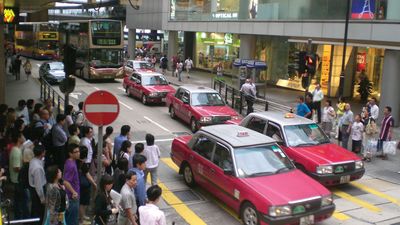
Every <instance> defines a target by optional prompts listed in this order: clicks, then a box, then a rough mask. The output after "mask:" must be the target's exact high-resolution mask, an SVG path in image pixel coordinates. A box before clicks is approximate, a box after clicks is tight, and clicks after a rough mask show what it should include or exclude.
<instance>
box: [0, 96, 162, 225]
mask: <svg viewBox="0 0 400 225" xmlns="http://www.w3.org/2000/svg"><path fill="white" fill-rule="evenodd" d="M82 108H83V103H79V107H78V110H77V111H75V110H74V107H73V106H67V107H66V110H65V114H56V113H55V112H54V111H55V110H54V108H53V106H52V101H50V100H48V101H45V102H44V104H42V103H35V102H34V100H32V99H30V100H28V101H25V100H20V101H19V102H18V106H17V107H16V108H15V109H14V108H12V107H9V106H8V105H5V104H1V105H0V153H1V154H0V166H1V169H0V182H1V181H6V180H7V182H2V183H3V186H4V185H8V186H9V188H8V189H12V190H10V193H13V195H14V201H13V202H14V207H13V210H12V215H13V218H14V219H27V218H40V222H37V223H34V224H46V225H47V224H49V225H50V224H57V225H60V224H68V225H78V224H85V223H87V222H89V223H91V222H92V221H94V222H95V224H99V225H105V224H121V225H125V224H126V225H128V224H135V225H136V224H142V225H143V224H145V225H152V224H160V225H163V224H166V222H165V216H164V214H163V212H162V211H160V210H159V209H158V208H157V206H156V205H155V204H156V203H157V202H158V201H159V198H160V195H161V189H160V188H159V187H158V186H157V183H158V176H157V168H158V164H159V159H160V149H159V148H158V146H157V145H155V138H154V136H153V135H152V134H147V135H146V144H143V143H137V144H135V146H132V142H131V141H130V138H131V137H130V132H131V127H130V126H129V125H123V126H122V127H121V129H120V134H119V135H117V136H115V138H114V139H113V138H112V137H113V131H114V129H113V128H112V127H111V126H109V127H107V128H106V132H105V135H104V137H103V143H104V144H103V151H102V166H101V168H102V169H101V170H100V169H98V165H97V160H96V156H97V145H96V141H95V139H94V133H93V127H91V125H90V123H89V122H88V121H87V120H86V118H85V116H84V114H83V113H82ZM133 148H134V151H133V150H132V149H133ZM148 174H149V176H150V177H151V187H150V188H148V189H147V188H146V180H147V179H146V177H147V175H148ZM98 178H100V183H99V184H97V183H96V180H97V179H98ZM98 185H99V186H98ZM112 192H115V193H118V194H119V195H120V196H121V198H120V199H121V200H120V201H119V202H117V200H116V199H115V198H114V197H113V194H112ZM91 205H92V206H93V207H90V206H91ZM93 214H94V215H93Z"/></svg>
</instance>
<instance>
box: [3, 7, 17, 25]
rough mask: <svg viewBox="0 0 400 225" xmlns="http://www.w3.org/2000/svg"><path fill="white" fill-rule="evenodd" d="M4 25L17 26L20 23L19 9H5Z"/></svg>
mask: <svg viewBox="0 0 400 225" xmlns="http://www.w3.org/2000/svg"><path fill="white" fill-rule="evenodd" d="M3 15H4V16H3V21H4V23H9V24H15V23H18V21H19V8H8V7H5V8H4V13H3Z"/></svg>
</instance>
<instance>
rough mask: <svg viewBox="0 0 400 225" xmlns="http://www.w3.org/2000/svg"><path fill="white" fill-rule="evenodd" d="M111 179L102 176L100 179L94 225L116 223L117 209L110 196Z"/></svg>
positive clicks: (108, 176)
mask: <svg viewBox="0 0 400 225" xmlns="http://www.w3.org/2000/svg"><path fill="white" fill-rule="evenodd" d="M113 182H114V180H113V178H112V177H111V176H110V175H108V174H104V175H103V176H102V177H101V179H100V187H99V191H98V194H97V196H96V200H95V217H94V224H95V225H114V224H116V222H117V216H116V214H117V213H118V208H117V207H116V206H115V204H114V202H113V200H112V199H111V196H110V191H111V188H112V186H113Z"/></svg>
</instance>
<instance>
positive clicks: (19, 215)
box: [9, 131, 28, 220]
mask: <svg viewBox="0 0 400 225" xmlns="http://www.w3.org/2000/svg"><path fill="white" fill-rule="evenodd" d="M11 141H12V144H13V147H12V149H11V153H10V159H9V171H10V180H11V183H12V184H13V186H14V218H15V219H17V220H18V219H23V216H24V215H23V214H24V213H26V212H27V211H28V209H27V208H26V209H25V208H23V207H24V206H25V204H23V203H24V201H23V196H24V192H23V188H22V185H21V184H20V183H19V182H18V174H19V171H20V169H21V168H22V144H23V143H24V139H23V136H22V133H21V132H18V131H13V132H12V134H11Z"/></svg>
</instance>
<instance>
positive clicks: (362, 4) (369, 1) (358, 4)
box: [351, 0, 375, 20]
mask: <svg viewBox="0 0 400 225" xmlns="http://www.w3.org/2000/svg"><path fill="white" fill-rule="evenodd" d="M351 18H352V19H367V20H368V19H370V20H372V19H374V18H375V0H353V1H352V7H351Z"/></svg>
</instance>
